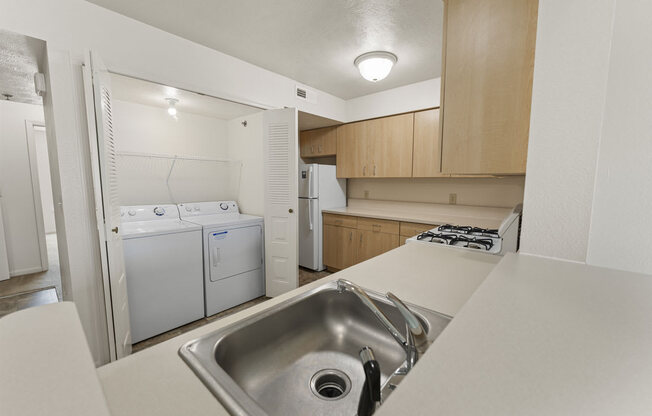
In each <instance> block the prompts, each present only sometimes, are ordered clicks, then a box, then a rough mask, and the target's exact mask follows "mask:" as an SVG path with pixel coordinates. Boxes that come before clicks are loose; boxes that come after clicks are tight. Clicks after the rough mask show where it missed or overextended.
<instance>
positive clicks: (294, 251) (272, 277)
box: [263, 108, 298, 297]
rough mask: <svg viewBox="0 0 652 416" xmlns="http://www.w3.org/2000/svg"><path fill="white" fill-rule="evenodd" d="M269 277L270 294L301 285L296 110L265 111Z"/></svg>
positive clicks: (267, 288) (266, 268)
mask: <svg viewBox="0 0 652 416" xmlns="http://www.w3.org/2000/svg"><path fill="white" fill-rule="evenodd" d="M263 134H264V141H265V155H264V157H265V280H266V292H267V296H270V297H272V296H277V295H280V294H282V293H285V292H287V291H289V290H292V289H294V288H296V287H298V221H297V211H298V190H297V186H298V184H297V177H298V159H297V151H298V137H297V114H296V109H293V108H287V109H283V110H268V111H266V112H265V114H264V122H263Z"/></svg>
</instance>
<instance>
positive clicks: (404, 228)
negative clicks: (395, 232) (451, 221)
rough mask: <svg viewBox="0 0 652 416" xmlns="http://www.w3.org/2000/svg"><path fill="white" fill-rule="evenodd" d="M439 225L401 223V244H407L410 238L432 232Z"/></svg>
mask: <svg viewBox="0 0 652 416" xmlns="http://www.w3.org/2000/svg"><path fill="white" fill-rule="evenodd" d="M436 226H437V225H435V224H422V223H417V222H401V229H400V233H399V234H400V243H401V245H403V244H405V241H406V240H407V239H408V238H411V237H414V236H415V235H419V234H421V233H422V232H424V231H428V230H432V229H433V228H435V227H436Z"/></svg>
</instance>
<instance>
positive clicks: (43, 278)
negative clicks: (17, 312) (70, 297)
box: [0, 234, 63, 299]
mask: <svg viewBox="0 0 652 416" xmlns="http://www.w3.org/2000/svg"><path fill="white" fill-rule="evenodd" d="M45 241H46V245H47V250H48V264H49V266H48V270H47V271H44V272H39V273H32V274H25V275H22V276H16V277H12V278H10V279H8V280H3V281H1V282H0V297H4V296H8V295H15V294H17V293H23V292H32V291H34V290H39V289H43V288H49V287H54V288H55V290H56V293H57V296H58V297H59V299H62V298H63V297H62V292H61V272H60V270H59V250H58V247H57V235H56V234H48V235H46V236H45Z"/></svg>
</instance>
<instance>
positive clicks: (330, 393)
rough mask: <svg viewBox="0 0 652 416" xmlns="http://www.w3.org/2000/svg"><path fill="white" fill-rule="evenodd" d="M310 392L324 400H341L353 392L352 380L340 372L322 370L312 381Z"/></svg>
mask: <svg viewBox="0 0 652 416" xmlns="http://www.w3.org/2000/svg"><path fill="white" fill-rule="evenodd" d="M310 390H312V392H313V393H314V394H315V396H317V397H319V398H320V399H323V400H339V399H341V398H343V397H344V396H346V395H347V394H348V393H349V391H350V390H351V379H349V377H348V376H347V375H346V374H344V373H343V372H341V371H340V370H334V369H327V370H320V371H318V372H317V373H315V375H314V376H312V378H311V379H310Z"/></svg>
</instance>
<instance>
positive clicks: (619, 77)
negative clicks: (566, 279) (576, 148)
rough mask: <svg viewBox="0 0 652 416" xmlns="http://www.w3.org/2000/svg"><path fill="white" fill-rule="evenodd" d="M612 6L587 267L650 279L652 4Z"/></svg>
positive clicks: (644, 0) (633, 1)
mask: <svg viewBox="0 0 652 416" xmlns="http://www.w3.org/2000/svg"><path fill="white" fill-rule="evenodd" d="M616 4H617V6H616V10H615V19H614V29H613V41H612V47H611V60H610V64H609V83H608V86H607V97H606V98H607V100H606V107H605V112H604V114H605V116H604V122H603V129H602V138H601V142H600V148H599V156H598V169H597V176H596V182H595V193H594V198H593V216H592V220H591V232H590V237H589V249H588V257H587V262H588V263H590V264H594V265H598V266H605V267H612V268H617V269H623V270H630V271H635V272H641V273H648V274H652V254H651V252H652V115H651V109H652V48H651V47H650V45H652V21H651V20H650V16H652V2H650V1H649V0H627V1H619V2H617V3H616Z"/></svg>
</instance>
